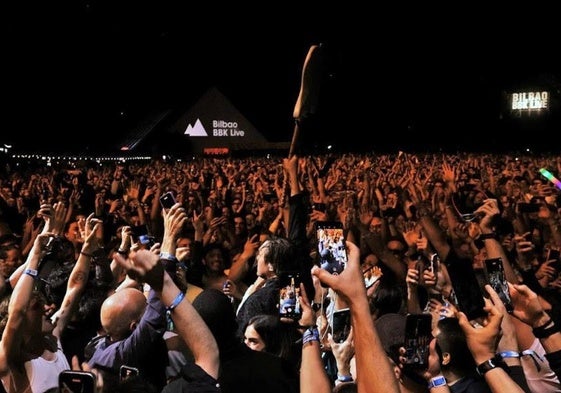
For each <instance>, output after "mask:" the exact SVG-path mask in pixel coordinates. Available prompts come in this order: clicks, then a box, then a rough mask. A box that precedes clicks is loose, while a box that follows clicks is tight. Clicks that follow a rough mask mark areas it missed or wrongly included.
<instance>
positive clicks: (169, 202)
mask: <svg viewBox="0 0 561 393" xmlns="http://www.w3.org/2000/svg"><path fill="white" fill-rule="evenodd" d="M175 203H176V201H175V196H174V195H173V193H172V192H171V191H168V192H166V193H165V194H163V195H162V196H161V197H160V204H161V205H162V207H163V208H164V209H171V207H172V206H173V205H175Z"/></svg>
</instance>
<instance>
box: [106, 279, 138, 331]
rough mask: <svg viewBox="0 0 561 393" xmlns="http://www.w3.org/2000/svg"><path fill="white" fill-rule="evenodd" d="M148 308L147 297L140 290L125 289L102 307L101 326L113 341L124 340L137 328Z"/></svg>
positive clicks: (112, 296) (110, 298) (108, 299)
mask: <svg viewBox="0 0 561 393" xmlns="http://www.w3.org/2000/svg"><path fill="white" fill-rule="evenodd" d="M145 308H146V297H145V296H144V294H143V293H142V292H141V291H139V290H138V289H134V288H125V289H121V290H120V291H117V292H115V293H114V294H113V295H111V296H109V297H108V298H107V299H105V301H104V302H103V304H102V305H101V325H102V326H103V329H104V330H105V332H106V333H107V335H108V336H109V337H110V339H111V340H112V341H119V340H123V339H125V338H126V337H128V336H129V335H130V334H131V332H132V331H133V330H134V329H135V328H136V326H137V325H138V323H139V322H140V319H141V318H142V315H143V314H144V310H145Z"/></svg>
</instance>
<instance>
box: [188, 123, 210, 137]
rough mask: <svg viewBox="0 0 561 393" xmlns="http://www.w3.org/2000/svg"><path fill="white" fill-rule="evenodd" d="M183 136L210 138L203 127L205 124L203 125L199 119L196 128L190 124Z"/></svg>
mask: <svg viewBox="0 0 561 393" xmlns="http://www.w3.org/2000/svg"><path fill="white" fill-rule="evenodd" d="M183 134H184V135H189V136H208V134H207V132H206V130H205V128H204V127H203V123H201V121H200V120H199V119H197V121H196V122H195V125H194V126H191V124H188V125H187V129H186V130H185V132H184V133H183Z"/></svg>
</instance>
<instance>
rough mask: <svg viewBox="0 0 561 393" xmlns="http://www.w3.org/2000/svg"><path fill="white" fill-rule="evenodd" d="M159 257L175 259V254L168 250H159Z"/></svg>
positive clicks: (169, 259)
mask: <svg viewBox="0 0 561 393" xmlns="http://www.w3.org/2000/svg"><path fill="white" fill-rule="evenodd" d="M160 258H161V259H167V260H168V261H177V258H176V257H175V255H173V254H170V253H169V252H161V253H160Z"/></svg>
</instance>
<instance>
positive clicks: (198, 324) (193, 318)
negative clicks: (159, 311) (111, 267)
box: [115, 250, 219, 379]
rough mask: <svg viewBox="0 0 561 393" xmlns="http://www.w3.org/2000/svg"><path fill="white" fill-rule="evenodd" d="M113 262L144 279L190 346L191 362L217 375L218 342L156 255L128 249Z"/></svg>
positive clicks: (141, 279)
mask: <svg viewBox="0 0 561 393" xmlns="http://www.w3.org/2000/svg"><path fill="white" fill-rule="evenodd" d="M115 259H116V260H117V262H118V263H119V264H120V265H121V266H123V268H124V269H126V270H127V274H130V275H132V276H133V277H134V278H135V279H137V280H140V281H144V282H146V283H147V284H149V285H150V287H151V288H152V289H153V290H154V291H155V292H156V295H157V296H158V297H159V298H160V299H161V301H162V303H163V304H164V305H166V308H167V310H168V312H169V313H170V314H171V318H172V319H173V322H174V326H175V329H176V331H177V333H178V334H179V335H180V336H181V338H182V339H183V340H184V341H185V343H186V344H187V347H188V348H189V349H190V350H191V353H192V354H193V358H194V360H195V363H196V364H197V365H198V366H199V367H201V368H202V369H203V370H204V371H205V372H206V373H207V374H209V375H210V376H211V377H212V378H214V379H217V378H218V370H219V356H218V345H217V344H216V340H215V339H214V336H213V335H212V332H211V331H210V330H209V328H208V327H207V325H206V324H205V322H204V321H203V319H202V318H201V316H200V315H199V313H197V311H196V310H195V309H194V308H193V306H192V305H191V303H190V302H189V301H187V300H185V299H184V296H185V295H184V293H183V292H181V291H180V290H179V288H178V287H177V285H175V283H174V282H173V280H172V278H171V277H170V276H169V275H168V274H167V272H166V271H165V270H164V266H163V264H162V262H161V261H160V258H159V257H158V256H157V255H155V254H154V253H152V252H150V251H147V250H139V251H138V252H132V253H131V255H130V258H129V259H125V258H123V257H122V256H121V255H117V256H116V258H115Z"/></svg>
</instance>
